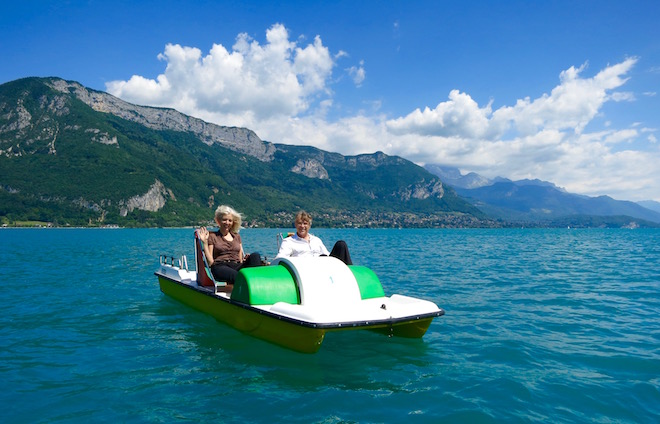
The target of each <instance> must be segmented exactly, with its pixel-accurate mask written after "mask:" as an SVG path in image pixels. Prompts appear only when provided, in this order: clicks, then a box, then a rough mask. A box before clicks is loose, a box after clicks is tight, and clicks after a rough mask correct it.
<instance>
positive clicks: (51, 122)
mask: <svg viewBox="0 0 660 424" xmlns="http://www.w3.org/2000/svg"><path fill="white" fill-rule="evenodd" d="M219 204H230V205H232V206H234V207H235V208H236V209H237V210H239V211H241V212H242V213H244V215H245V218H246V219H245V221H244V222H245V223H246V225H249V226H276V227H287V228H288V227H290V226H291V225H292V221H293V216H294V214H295V213H296V212H297V211H298V210H300V209H305V210H307V211H309V212H311V213H312V214H313V215H314V218H315V219H314V221H315V225H329V226H330V225H331V226H350V227H362V226H364V227H372V226H376V227H382V226H386V227H443V226H449V227H457V226H459V227H462V226H495V225H500V224H498V223H496V222H495V221H494V220H492V219H490V218H488V217H487V216H486V215H485V214H484V213H483V212H481V211H480V210H479V209H478V208H476V207H474V206H473V205H472V204H471V203H469V202H468V201H466V200H465V199H463V198H461V197H460V196H458V195H457V194H456V192H455V191H454V190H453V189H451V188H450V187H448V186H446V185H445V184H443V183H442V182H441V180H440V178H438V177H437V176H435V175H433V174H431V173H430V172H428V171H427V170H425V169H424V168H422V167H420V166H418V165H416V164H414V163H412V162H410V161H408V160H405V159H403V158H400V157H396V156H388V155H385V154H383V153H381V152H376V153H373V154H363V155H357V156H343V155H340V154H337V153H329V152H325V151H322V150H319V149H316V148H313V147H308V146H290V145H284V144H277V143H271V142H268V141H263V140H261V139H260V138H259V137H258V136H257V135H256V134H255V133H254V132H253V131H251V130H249V129H245V128H235V127H223V126H218V125H214V124H210V123H207V122H204V121H202V120H200V119H196V118H193V117H190V116H186V115H184V114H182V113H179V112H177V111H175V110H173V109H167V108H153V107H145V106H138V105H133V104H130V103H127V102H124V101H122V100H120V99H118V98H116V97H114V96H111V95H110V94H108V93H104V92H100V91H95V90H91V89H88V88H85V87H83V86H82V85H81V84H79V83H77V82H73V81H65V80H63V79H60V78H24V79H20V80H16V81H12V82H9V83H5V84H2V85H0V220H1V222H2V224H3V225H5V226H9V225H21V224H25V223H31V222H36V223H48V224H51V225H58V226H80V225H84V226H89V225H93V226H102V225H103V226H107V225H118V226H189V225H198V224H203V223H208V222H210V221H211V220H212V217H213V212H214V210H215V208H216V207H217V206H218V205H219Z"/></svg>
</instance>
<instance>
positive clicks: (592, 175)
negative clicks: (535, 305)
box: [0, 0, 660, 201]
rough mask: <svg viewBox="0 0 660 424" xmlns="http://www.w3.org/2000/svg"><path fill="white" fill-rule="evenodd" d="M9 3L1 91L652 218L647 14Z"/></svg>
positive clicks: (651, 53) (656, 156)
mask: <svg viewBox="0 0 660 424" xmlns="http://www.w3.org/2000/svg"><path fill="white" fill-rule="evenodd" d="M13 3H14V4H13V5H12V4H10V5H6V4H4V5H3V11H2V14H1V15H0V53H1V55H2V60H1V61H0V83H4V82H8V81H12V80H15V79H18V78H23V77H28V76H56V77H61V78H64V79H68V80H74V81H77V82H80V83H81V84H83V85H85V86H87V87H90V88H93V89H96V90H102V91H107V92H110V93H111V94H114V95H116V96H118V97H120V98H122V99H124V100H127V101H129V102H132V103H137V104H144V105H153V106H166V107H173V108H175V109H177V110H179V111H181V112H183V113H186V114H189V115H193V116H196V117H199V118H201V119H204V120H207V121H209V122H214V123H217V124H220V125H228V126H245V127H248V128H250V129H252V130H254V131H255V132H256V133H257V134H258V135H259V136H260V137H261V138H262V139H264V140H268V141H272V142H277V143H287V144H302V145H314V146H317V147H319V148H321V149H324V150H328V151H335V152H339V153H342V154H345V155H352V154H359V153H372V152H375V151H378V150H380V151H383V152H385V153H387V154H391V155H399V156H402V157H405V158H406V159H409V160H412V161H414V162H416V163H419V164H424V163H439V164H444V165H448V166H454V167H457V168H459V169H461V171H462V172H464V173H467V172H470V171H473V172H477V173H479V174H482V175H484V176H487V177H495V176H503V177H508V178H511V179H522V178H539V179H542V180H546V181H551V182H553V183H555V184H557V185H558V186H561V187H564V188H566V189H567V190H568V191H570V192H573V193H580V194H586V195H590V196H596V195H610V196H612V197H614V198H616V199H620V200H649V199H650V200H656V201H660V166H658V164H659V163H660V144H659V143H658V138H659V137H660V134H659V131H660V113H658V111H660V100H659V99H658V90H660V31H659V30H658V29H657V22H660V2H656V1H607V0H603V1H489V2H486V1H335V2H318V1H290V2H286V1H283V2H281V4H273V3H272V2H265V1H264V2H239V1H197V2H195V1H172V0H169V1H168V0H163V1H96V0H89V1H58V2H49V1H34V0H24V1H22V2H13Z"/></svg>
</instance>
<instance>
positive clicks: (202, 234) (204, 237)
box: [197, 227, 209, 244]
mask: <svg viewBox="0 0 660 424" xmlns="http://www.w3.org/2000/svg"><path fill="white" fill-rule="evenodd" d="M197 234H199V239H200V240H201V241H202V243H204V244H206V243H207V242H208V241H209V230H207V229H206V227H200V228H199V230H198V231H197Z"/></svg>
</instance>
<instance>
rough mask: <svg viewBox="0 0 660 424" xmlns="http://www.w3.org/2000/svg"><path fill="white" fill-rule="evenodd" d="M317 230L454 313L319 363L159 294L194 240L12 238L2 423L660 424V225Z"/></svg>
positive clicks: (248, 242) (2, 340)
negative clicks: (170, 262)
mask: <svg viewBox="0 0 660 424" xmlns="http://www.w3.org/2000/svg"><path fill="white" fill-rule="evenodd" d="M276 232H277V231H276V230H274V229H245V230H243V231H242V232H241V234H242V237H243V241H244V245H245V248H246V250H247V251H254V250H258V251H260V252H261V253H262V255H266V256H267V257H269V258H272V257H273V256H274V255H275V253H276V252H275V251H276V239H275V234H276ZM312 232H313V233H315V234H316V235H318V236H320V237H321V238H322V239H323V240H324V241H325V243H326V245H327V246H328V247H331V246H332V244H333V243H334V242H335V241H336V240H337V239H339V238H343V239H344V240H346V241H347V243H348V245H349V247H350V249H351V255H352V257H353V260H354V262H355V263H356V264H360V265H366V266H369V267H371V268H372V269H373V270H374V271H375V272H376V273H377V275H378V276H379V277H380V279H381V282H382V283H383V287H384V289H385V292H386V293H387V294H388V295H389V294H393V293H402V294H409V295H412V296H416V297H422V298H425V299H428V300H431V301H433V302H435V303H437V304H438V305H439V306H440V307H442V308H443V309H445V311H446V315H445V316H443V317H440V318H436V319H435V320H434V321H433V323H432V324H431V327H430V328H429V331H428V333H427V334H426V335H425V336H424V338H423V339H420V340H410V339H399V338H388V337H386V336H383V335H380V334H377V333H371V332H348V333H331V334H329V335H327V337H326V339H325V341H324V343H323V345H322V346H321V349H320V350H319V352H318V353H316V354H313V355H308V354H300V353H296V352H292V351H289V350H286V349H283V348H280V347H278V346H274V345H271V344H269V343H267V342H264V341H261V340H258V339H255V338H252V337H250V336H247V335H244V334H241V333H239V332H237V331H235V330H233V329H232V328H230V327H227V326H226V325H224V324H222V323H219V322H217V321H215V320H214V319H213V318H210V317H208V316H206V315H204V314H202V313H199V312H197V311H195V310H192V309H190V308H188V307H186V306H184V305H182V304H180V303H178V302H176V301H174V300H173V299H171V298H169V297H167V296H165V295H163V294H162V293H161V292H160V290H159V288H158V283H157V279H156V277H155V276H154V275H153V272H154V271H155V270H156V268H157V266H158V255H159V254H161V253H167V254H174V255H177V256H179V255H181V254H187V255H188V258H189V260H190V263H191V266H192V263H193V261H192V260H191V258H193V254H192V247H193V242H192V230H190V229H114V230H101V229H20V230H19V229H4V230H0V258H1V259H2V262H3V267H2V270H3V272H2V274H3V278H2V281H1V282H0V405H1V407H0V422H2V423H47V422H48V423H51V422H54V423H57V422H62V423H66V422H85V423H87V422H131V423H132V422H135V423H170V422H195V423H198V422H227V423H243V422H257V423H261V422H268V423H270V422H296V423H340V422H341V423H343V422H349V423H350V422H356V423H399V422H406V423H435V422H447V423H452V422H456V423H464V422H477V423H478V422H603V423H609V422H624V423H625V422H629V423H647V422H648V423H651V422H658V421H660V230H641V229H638V230H611V229H610V230H596V229H591V230H571V229H551V230H539V229H505V230H499V229H498V230H477V229H470V230H392V229H388V230H375V229H370V230H368V229H361V230H329V229H313V230H312Z"/></svg>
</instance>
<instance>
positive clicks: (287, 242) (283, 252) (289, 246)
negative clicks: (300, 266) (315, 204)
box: [276, 211, 353, 265]
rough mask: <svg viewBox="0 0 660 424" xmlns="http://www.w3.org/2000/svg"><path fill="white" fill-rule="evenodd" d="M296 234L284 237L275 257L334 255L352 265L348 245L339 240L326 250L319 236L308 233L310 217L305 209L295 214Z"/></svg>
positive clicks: (310, 224)
mask: <svg viewBox="0 0 660 424" xmlns="http://www.w3.org/2000/svg"><path fill="white" fill-rule="evenodd" d="M295 224H296V234H294V235H292V236H289V237H287V238H285V239H284V240H283V241H282V244H281V245H280V250H279V252H277V256H276V258H289V257H296V256H328V255H330V256H334V257H335V258H337V259H340V260H341V261H343V262H344V263H345V264H346V265H353V261H351V255H350V253H349V252H348V246H347V245H346V242H345V241H343V240H339V241H338V242H337V243H335V245H334V247H333V248H332V252H328V249H326V247H325V245H324V244H323V242H322V241H321V239H320V238H318V237H316V236H315V235H312V234H310V233H309V229H310V228H311V226H312V217H311V215H310V214H308V213H307V212H305V211H300V212H298V214H297V215H296V222H295Z"/></svg>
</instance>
